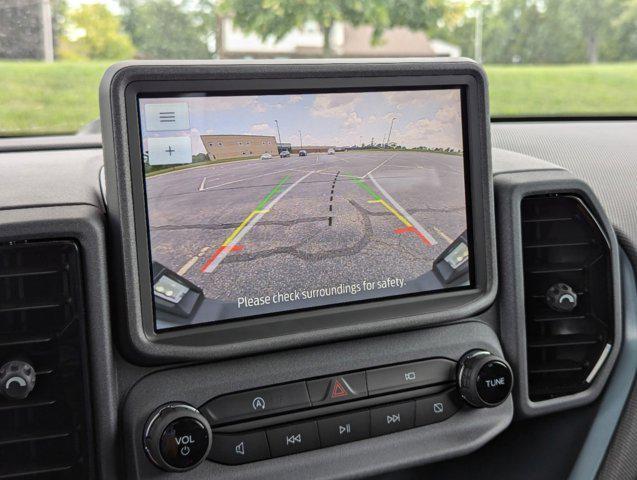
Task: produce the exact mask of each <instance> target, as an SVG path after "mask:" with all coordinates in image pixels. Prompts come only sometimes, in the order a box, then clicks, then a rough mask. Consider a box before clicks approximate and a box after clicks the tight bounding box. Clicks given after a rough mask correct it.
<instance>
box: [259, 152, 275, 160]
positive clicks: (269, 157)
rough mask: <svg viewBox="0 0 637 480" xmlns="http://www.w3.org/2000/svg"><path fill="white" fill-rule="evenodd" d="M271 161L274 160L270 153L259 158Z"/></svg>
mask: <svg viewBox="0 0 637 480" xmlns="http://www.w3.org/2000/svg"><path fill="white" fill-rule="evenodd" d="M270 159H272V155H271V154H269V153H264V154H263V155H261V156H260V157H259V160H270Z"/></svg>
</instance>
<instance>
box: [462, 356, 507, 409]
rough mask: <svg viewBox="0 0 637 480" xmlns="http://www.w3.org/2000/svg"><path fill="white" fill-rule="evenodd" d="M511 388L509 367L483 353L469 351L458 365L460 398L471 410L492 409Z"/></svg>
mask: <svg viewBox="0 0 637 480" xmlns="http://www.w3.org/2000/svg"><path fill="white" fill-rule="evenodd" d="M512 386H513V373H512V372H511V367H509V364H508V363H507V362H506V361H504V360H503V359H502V358H500V357H498V356H497V355H493V354H492V353H490V352H487V351H486V350H471V351H469V352H467V353H465V354H464V355H463V357H462V358H461V359H460V361H459V362H458V389H459V390H460V396H461V397H462V398H463V399H464V400H465V401H466V402H467V403H468V404H469V405H471V406H473V407H477V408H480V407H496V406H498V405H500V404H501V403H502V402H504V401H505V400H506V399H507V397H508V396H509V394H510V393H511V388H512Z"/></svg>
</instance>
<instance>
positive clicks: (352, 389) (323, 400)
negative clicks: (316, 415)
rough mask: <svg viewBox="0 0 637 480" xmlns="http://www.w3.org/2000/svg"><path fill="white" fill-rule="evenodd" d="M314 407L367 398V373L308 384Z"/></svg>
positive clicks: (330, 378) (319, 380)
mask: <svg viewBox="0 0 637 480" xmlns="http://www.w3.org/2000/svg"><path fill="white" fill-rule="evenodd" d="M307 389H308V391H309V392H310V400H311V401H312V405H314V406H317V405H328V404H330V403H337V402H345V401H347V400H352V399H354V398H361V397H366V396H367V383H366V382H365V372H359V373H350V374H348V375H340V376H335V377H329V378H320V379H318V380H311V381H308V382H307Z"/></svg>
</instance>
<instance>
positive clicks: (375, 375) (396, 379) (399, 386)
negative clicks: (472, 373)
mask: <svg viewBox="0 0 637 480" xmlns="http://www.w3.org/2000/svg"><path fill="white" fill-rule="evenodd" d="M455 373H456V364H455V362H452V361H451V360H447V359H444V358H436V359H433V360H423V361H421V362H412V363H406V364H403V365H392V366H390V367H382V368H375V369H373V370H367V389H368V390H369V394H370V395H378V394H380V393H386V392H391V391H397V390H406V389H408V388H415V387H424V386H427V385H434V384H437V383H444V382H452V381H454V380H455Z"/></svg>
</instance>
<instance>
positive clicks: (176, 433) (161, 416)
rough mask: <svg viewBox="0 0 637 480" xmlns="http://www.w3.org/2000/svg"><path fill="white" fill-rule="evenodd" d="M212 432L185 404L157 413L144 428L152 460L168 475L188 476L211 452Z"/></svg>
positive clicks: (159, 409) (162, 409) (206, 422)
mask: <svg viewBox="0 0 637 480" xmlns="http://www.w3.org/2000/svg"><path fill="white" fill-rule="evenodd" d="M211 445H212V431H211V430H210V425H209V424H208V421H207V420H206V419H205V417H204V416H203V415H201V414H200V413H199V411H198V410H197V409H196V408H194V407H192V406H190V405H188V404H185V403H169V404H166V405H163V406H161V407H159V408H158V409H157V410H155V411H154V412H153V413H152V415H151V416H150V417H149V418H148V421H147V422H146V427H145V428H144V449H145V450H146V455H148V458H150V460H151V461H152V462H153V463H154V464H155V465H157V466H158V467H159V468H161V469H163V470H166V471H168V472H185V471H186V470H191V469H193V468H195V467H196V466H197V465H199V464H200V463H201V462H203V461H204V460H205V458H206V456H207V455H208V452H210V447H211Z"/></svg>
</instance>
